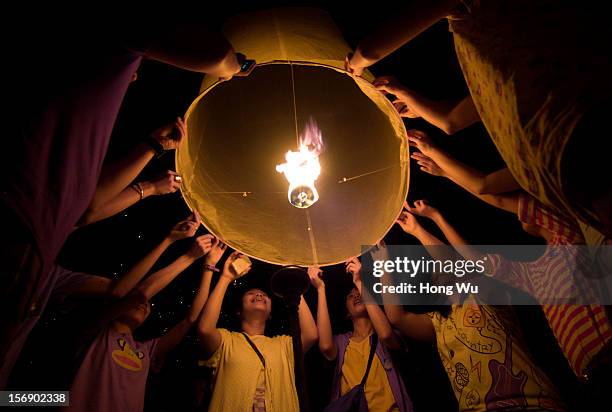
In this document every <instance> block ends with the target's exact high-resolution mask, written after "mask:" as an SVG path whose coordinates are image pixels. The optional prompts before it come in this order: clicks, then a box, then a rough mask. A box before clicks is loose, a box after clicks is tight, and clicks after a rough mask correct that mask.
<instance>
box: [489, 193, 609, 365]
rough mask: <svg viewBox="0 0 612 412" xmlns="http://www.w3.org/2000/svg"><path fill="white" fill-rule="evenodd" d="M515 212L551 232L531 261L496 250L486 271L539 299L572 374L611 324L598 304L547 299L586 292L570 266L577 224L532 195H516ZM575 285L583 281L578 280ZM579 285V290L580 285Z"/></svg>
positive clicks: (605, 339)
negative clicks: (517, 259)
mask: <svg viewBox="0 0 612 412" xmlns="http://www.w3.org/2000/svg"><path fill="white" fill-rule="evenodd" d="M518 216H519V219H520V220H521V222H524V223H529V224H536V225H538V226H540V227H543V228H545V229H546V230H548V231H550V232H551V233H552V234H553V236H552V239H551V241H550V242H549V246H550V247H548V248H547V249H546V252H545V253H544V254H543V255H542V256H541V257H540V258H539V259H537V260H535V261H533V262H515V261H510V260H507V259H505V258H503V257H502V256H500V255H489V260H490V262H491V265H492V267H493V269H492V276H493V277H495V278H496V279H498V280H500V281H502V282H504V283H508V284H510V285H511V286H514V287H516V288H518V289H521V290H523V291H525V292H527V293H529V294H531V295H532V296H533V297H534V298H536V299H537V300H538V301H539V302H540V303H541V304H542V309H543V311H544V314H545V316H546V319H547V320H548V324H549V325H550V328H551V329H552V331H553V333H554V335H555V338H556V339H557V342H558V343H559V346H560V347H561V350H562V351H563V354H564V355H565V357H566V358H567V360H568V362H569V364H570V366H571V368H572V370H573V371H574V373H575V374H576V375H577V376H584V375H585V374H586V368H587V366H588V365H589V363H590V362H591V361H592V360H593V358H594V357H595V356H596V355H597V354H598V353H599V351H600V350H602V349H603V348H604V347H605V346H606V344H608V343H609V342H611V341H612V328H611V327H610V321H609V319H608V317H607V315H606V312H605V309H604V308H603V306H601V305H575V304H553V303H549V302H552V301H554V300H556V301H559V300H569V301H571V300H573V299H576V298H577V296H580V298H579V299H580V300H582V301H585V299H586V300H588V299H589V297H588V296H589V291H588V290H584V288H583V287H579V286H578V285H577V284H576V281H575V279H574V276H581V275H580V274H579V273H578V274H576V265H577V264H578V263H577V262H578V260H579V259H581V258H582V256H581V254H582V252H581V251H580V250H579V248H576V247H571V246H570V245H573V244H574V245H575V244H580V243H583V238H582V235H581V233H580V231H579V229H578V228H577V227H576V226H575V225H573V224H571V223H569V222H567V221H565V220H564V219H562V218H560V217H559V216H557V215H555V214H553V213H552V212H551V211H550V210H548V209H546V208H544V207H543V206H542V205H541V204H540V203H539V202H538V201H537V200H535V199H534V198H532V197H530V196H527V195H521V196H520V197H519V205H518ZM580 284H581V286H582V285H583V284H584V282H580ZM580 289H582V290H580Z"/></svg>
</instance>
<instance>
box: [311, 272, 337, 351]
mask: <svg viewBox="0 0 612 412" xmlns="http://www.w3.org/2000/svg"><path fill="white" fill-rule="evenodd" d="M322 275H323V271H322V270H321V269H319V268H318V267H316V266H310V267H309V268H308V276H309V277H310V283H311V284H312V286H313V287H314V288H315V289H316V290H317V328H318V330H319V350H320V351H321V353H322V354H323V356H325V359H327V360H330V361H331V360H334V359H336V357H337V356H338V347H337V346H336V342H335V341H334V336H333V335H332V327H331V320H330V319H329V309H328V308H327V295H326V293H325V282H323V278H322Z"/></svg>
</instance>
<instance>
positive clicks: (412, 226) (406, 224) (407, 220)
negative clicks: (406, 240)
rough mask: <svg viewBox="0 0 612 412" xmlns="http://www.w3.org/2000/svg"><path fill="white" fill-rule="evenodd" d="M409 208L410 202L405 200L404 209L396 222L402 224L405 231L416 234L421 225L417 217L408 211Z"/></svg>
mask: <svg viewBox="0 0 612 412" xmlns="http://www.w3.org/2000/svg"><path fill="white" fill-rule="evenodd" d="M409 209H410V206H408V202H404V210H403V211H402V213H400V215H399V217H398V218H397V220H396V221H395V222H396V223H397V224H398V225H400V227H401V228H402V229H403V230H404V232H406V233H409V234H414V233H416V231H417V230H418V229H419V227H420V225H419V222H418V221H417V219H416V217H414V215H413V214H412V213H410V212H409V211H408V210H409Z"/></svg>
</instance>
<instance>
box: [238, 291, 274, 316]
mask: <svg viewBox="0 0 612 412" xmlns="http://www.w3.org/2000/svg"><path fill="white" fill-rule="evenodd" d="M271 312H272V300H271V299H270V297H269V296H268V294H267V293H266V292H264V291H263V290H261V289H250V290H247V291H246V293H245V294H244V295H243V296H242V310H241V316H242V317H244V316H245V315H251V314H257V313H260V314H262V315H264V316H265V319H268V318H269V317H270V313H271Z"/></svg>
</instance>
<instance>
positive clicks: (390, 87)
mask: <svg viewBox="0 0 612 412" xmlns="http://www.w3.org/2000/svg"><path fill="white" fill-rule="evenodd" d="M372 84H373V85H374V87H376V88H377V89H378V90H380V91H381V92H383V93H385V94H392V95H393V96H395V99H393V100H392V101H391V102H392V103H393V106H394V107H395V110H397V113H398V114H399V115H400V116H402V117H407V118H410V119H416V118H417V117H421V114H420V113H418V112H417V111H416V110H415V109H414V108H411V107H410V104H409V102H410V97H411V95H413V94H414V92H412V91H411V90H409V89H408V88H406V87H405V86H404V85H403V84H401V83H400V82H398V81H397V79H396V78H395V77H393V76H380V77H377V78H376V79H375V80H374V82H373V83H372Z"/></svg>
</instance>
